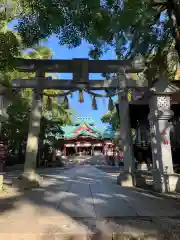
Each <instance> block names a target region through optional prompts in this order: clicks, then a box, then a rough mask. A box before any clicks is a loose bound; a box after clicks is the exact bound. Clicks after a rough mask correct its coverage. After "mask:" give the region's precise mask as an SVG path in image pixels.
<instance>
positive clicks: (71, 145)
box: [65, 144, 75, 147]
mask: <svg viewBox="0 0 180 240" xmlns="http://www.w3.org/2000/svg"><path fill="white" fill-rule="evenodd" d="M65 146H66V147H75V145H74V144H65Z"/></svg>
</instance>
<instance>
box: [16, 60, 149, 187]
mask: <svg viewBox="0 0 180 240" xmlns="http://www.w3.org/2000/svg"><path fill="white" fill-rule="evenodd" d="M144 67H145V66H144V61H142V59H141V58H140V59H136V60H135V61H133V62H132V61H130V60H88V59H73V60H33V59H16V70H18V71H21V72H31V73H32V72H35V73H36V76H35V77H34V78H32V79H14V80H13V81H12V87H13V88H15V89H21V88H31V89H33V99H32V110H31V116H30V122H29V134H28V139H27V147H26V160H25V165H24V173H23V175H22V176H21V178H20V179H19V182H21V181H23V179H26V180H28V181H30V182H32V180H33V182H34V183H37V184H39V181H40V179H39V177H38V176H37V175H36V173H35V168H36V158H37V152H38V140H39V132H40V120H41V109H42V98H43V95H46V96H48V97H49V98H51V97H57V95H53V94H52V95H47V94H45V93H44V92H43V90H45V89H56V90H67V92H65V94H64V96H65V99H66V100H67V96H68V94H70V93H71V92H73V91H79V92H82V91H86V92H87V93H89V94H91V95H92V96H93V99H95V98H96V97H101V95H98V94H95V93H94V92H93V91H94V90H105V95H103V96H105V97H108V98H109V99H110V100H111V98H112V97H113V96H115V95H118V97H119V102H120V106H121V107H120V108H121V118H120V123H121V144H122V146H123V147H122V148H123V151H124V163H125V164H124V169H125V172H127V173H130V174H131V173H132V172H133V171H134V158H133V150H132V139H131V133H130V125H129V112H128V111H129V110H128V100H127V93H128V89H139V88H141V89H144V90H145V89H148V84H147V81H146V79H144V78H143V77H142V78H141V77H139V78H138V80H137V81H134V80H132V79H131V75H129V73H140V72H142V71H143V70H144ZM46 72H48V73H72V75H73V78H72V79H68V80H64V79H59V80H57V79H56V80H54V79H52V78H49V77H45V73H46ZM90 73H107V74H114V76H113V77H109V78H108V79H106V80H99V79H97V80H93V81H91V80H90V79H89V74H90ZM60 95H61V94H60ZM94 107H95V108H96V106H94ZM99 147H100V146H94V147H93V149H98V148H99ZM86 149H87V148H86ZM69 152H70V151H69ZM26 182H27V181H26ZM132 184H133V183H132V180H131V183H130V185H132Z"/></svg>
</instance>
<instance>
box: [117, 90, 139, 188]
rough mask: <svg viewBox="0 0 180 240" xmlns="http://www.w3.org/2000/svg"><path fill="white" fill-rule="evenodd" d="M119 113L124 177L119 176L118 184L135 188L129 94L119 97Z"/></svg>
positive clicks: (124, 93)
mask: <svg viewBox="0 0 180 240" xmlns="http://www.w3.org/2000/svg"><path fill="white" fill-rule="evenodd" d="M118 99H119V108H120V109H119V112H120V131H121V144H122V150H123V154H124V176H119V178H118V182H119V183H120V184H121V185H122V186H129V187H131V186H133V178H132V177H133V175H132V174H133V172H134V170H135V163H134V157H133V144H132V136H131V126H130V119H129V103H128V98H127V92H126V91H124V92H123V93H120V94H119V95H118Z"/></svg>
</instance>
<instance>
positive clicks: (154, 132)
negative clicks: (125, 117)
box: [120, 77, 180, 192]
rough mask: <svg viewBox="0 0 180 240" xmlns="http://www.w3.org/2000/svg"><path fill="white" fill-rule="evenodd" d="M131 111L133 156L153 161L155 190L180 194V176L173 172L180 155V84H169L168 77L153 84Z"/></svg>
mask: <svg viewBox="0 0 180 240" xmlns="http://www.w3.org/2000/svg"><path fill="white" fill-rule="evenodd" d="M136 93H137V92H136ZM128 108H129V110H128V111H129V118H130V119H129V121H130V128H133V129H135V131H136V138H135V142H134V147H133V154H134V155H135V157H136V159H138V161H140V162H141V163H142V164H144V163H148V162H149V161H150V162H152V169H151V171H152V175H153V178H154V189H155V190H157V191H161V192H172V191H178V192H179V191H180V175H178V174H175V173H174V169H173V160H174V162H175V163H177V162H178V161H179V160H178V158H177V156H179V153H180V152H179V139H180V133H179V126H180V125H179V118H180V84H179V81H173V82H171V83H170V82H168V80H167V78H166V77H162V78H161V79H158V80H156V81H154V82H153V84H152V86H151V87H150V88H149V90H148V91H145V92H141V93H140V95H139V97H138V98H137V97H135V98H134V100H133V101H131V102H129V103H128ZM120 110H121V106H120ZM121 114H122V113H121Z"/></svg>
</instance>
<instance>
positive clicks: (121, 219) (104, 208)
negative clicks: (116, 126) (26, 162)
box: [0, 166, 180, 240]
mask: <svg viewBox="0 0 180 240" xmlns="http://www.w3.org/2000/svg"><path fill="white" fill-rule="evenodd" d="M22 226H23V227H22ZM179 226H180V202H179V201H174V200H172V199H167V198H163V197H160V196H154V195H153V194H150V193H147V192H145V191H139V190H136V189H129V188H122V187H119V186H118V185H116V184H115V182H114V178H113V177H112V176H110V175H108V174H106V173H105V172H102V171H100V170H99V169H97V168H95V167H93V166H77V167H75V168H72V169H69V170H66V171H63V172H62V171H60V170H58V169H52V170H51V171H50V172H49V173H45V174H44V184H43V186H42V187H41V188H39V189H33V190H27V191H25V192H21V191H19V190H17V191H16V192H15V193H14V194H12V195H7V196H5V197H3V198H1V199H0V232H1V235H2V234H10V233H16V234H18V233H19V234H20V235H22V234H25V233H29V234H30V233H33V234H39V232H41V233H42V234H43V236H40V238H39V239H42V240H44V239H45V238H46V237H49V236H50V235H51V234H55V233H56V234H66V235H67V234H72V235H76V234H85V233H89V234H92V233H93V232H101V233H108V234H112V233H113V232H119V233H123V234H128V235H131V236H134V237H137V236H140V235H141V236H142V235H143V234H144V233H147V234H148V235H149V236H156V237H157V236H158V237H157V239H161V238H162V239H165V237H167V236H168V238H172V234H173V235H174V236H175V235H177V236H179V235H180V232H179V229H180V228H179ZM1 235H0V236H1ZM0 239H1V238H0ZM31 239H32V238H31ZM155 239H156V238H155ZM176 239H179V238H176Z"/></svg>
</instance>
